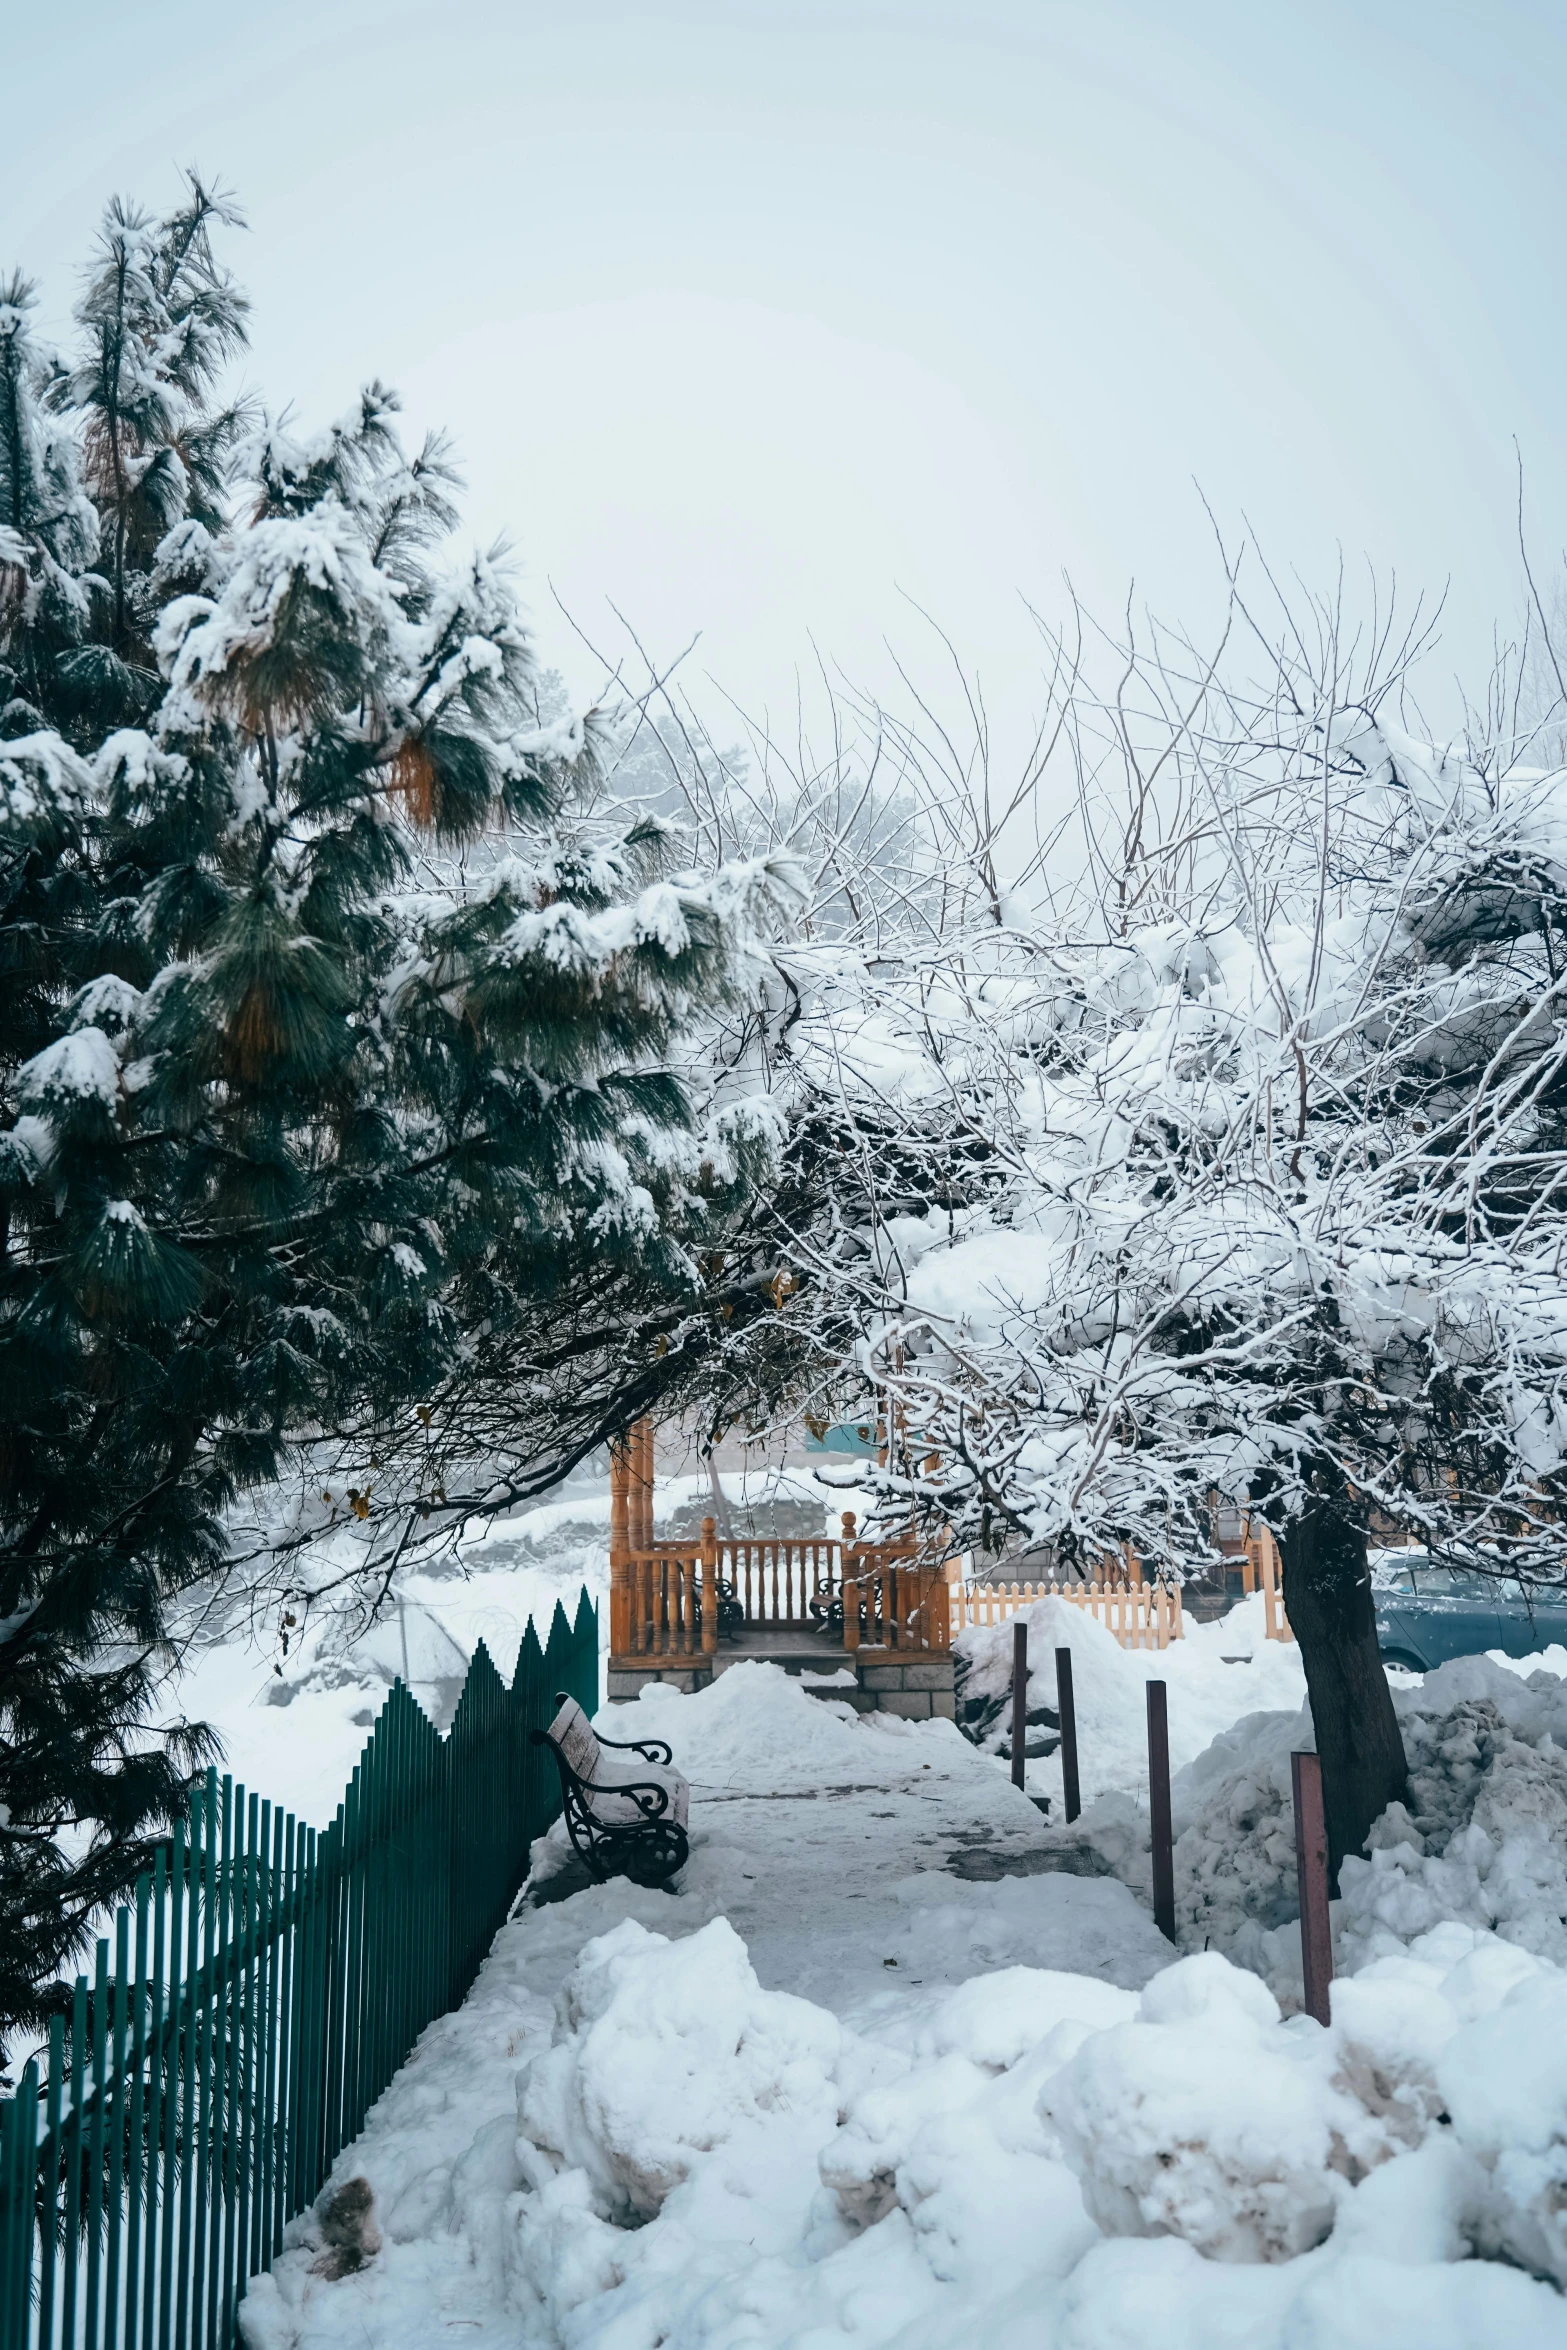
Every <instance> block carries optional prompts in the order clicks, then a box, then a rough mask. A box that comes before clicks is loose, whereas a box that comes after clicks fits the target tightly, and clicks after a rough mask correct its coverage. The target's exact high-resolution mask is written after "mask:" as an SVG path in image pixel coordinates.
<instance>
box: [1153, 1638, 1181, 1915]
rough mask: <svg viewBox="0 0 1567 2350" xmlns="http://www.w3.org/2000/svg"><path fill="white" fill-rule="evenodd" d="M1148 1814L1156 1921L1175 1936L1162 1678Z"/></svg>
mask: <svg viewBox="0 0 1567 2350" xmlns="http://www.w3.org/2000/svg"><path fill="white" fill-rule="evenodd" d="M1148 1818H1149V1826H1150V1828H1151V1831H1152V1841H1153V1922H1154V1924H1155V1925H1156V1926H1157V1927H1158V1929H1159V1931H1160V1933H1161V1934H1162V1935H1163V1936H1164V1938H1165V1940H1166V1941H1167V1942H1173V1941H1174V1940H1175V1847H1174V1842H1173V1839H1172V1837H1171V1834H1170V1721H1169V1716H1168V1714H1167V1713H1166V1711H1165V1687H1164V1683H1163V1682H1162V1681H1150V1682H1149V1684H1148Z"/></svg>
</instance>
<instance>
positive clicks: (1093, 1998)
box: [244, 1666, 1567, 2350]
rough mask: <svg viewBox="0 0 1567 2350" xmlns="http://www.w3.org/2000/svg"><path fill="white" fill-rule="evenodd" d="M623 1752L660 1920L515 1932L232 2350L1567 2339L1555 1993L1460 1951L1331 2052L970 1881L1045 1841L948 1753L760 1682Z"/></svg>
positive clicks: (377, 2114)
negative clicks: (970, 1872)
mask: <svg viewBox="0 0 1567 2350" xmlns="http://www.w3.org/2000/svg"><path fill="white" fill-rule="evenodd" d="M634 1719H635V1722H636V1726H637V1727H639V1728H640V1727H643V1726H644V1725H645V1726H646V1728H647V1729H648V1730H649V1731H650V1732H656V1733H657V1734H658V1735H661V1736H665V1737H667V1738H668V1739H669V1740H670V1742H671V1744H672V1745H673V1747H674V1749H675V1754H676V1759H677V1761H678V1762H679V1763H680V1764H681V1766H682V1767H683V1768H684V1769H685V1770H686V1771H687V1772H688V1774H689V1775H690V1776H691V1778H692V1780H693V1783H694V1799H693V1807H692V1819H693V1824H694V1826H695V1828H696V1842H695V1847H694V1851H693V1857H692V1861H691V1864H690V1866H689V1868H688V1870H687V1871H686V1873H685V1876H684V1879H683V1881H682V1886H681V1890H680V1891H679V1892H678V1893H674V1894H670V1893H657V1892H645V1891H639V1890H637V1889H635V1888H632V1887H630V1886H627V1885H624V1884H616V1885H609V1886H603V1887H595V1888H591V1889H587V1890H583V1891H579V1892H576V1893H574V1894H571V1895H569V1896H568V1897H567V1898H564V1899H560V1900H555V1901H550V1902H548V1903H546V1904H545V1905H544V1906H540V1907H534V1908H528V1909H525V1910H524V1911H523V1913H522V1914H521V1915H520V1916H519V1917H518V1918H517V1919H516V1920H515V1921H514V1922H513V1923H512V1924H511V1925H509V1926H508V1927H506V1928H505V1929H504V1930H503V1932H502V1934H501V1935H500V1937H499V1938H498V1940H497V1943H496V1946H495V1949H494V1951H493V1953H492V1955H491V1957H490V1959H489V1961H488V1963H487V1965H486V1967H485V1969H484V1972H483V1973H482V1975H481V1976H480V1979H479V1981H478V1983H477V1984H476V1986H475V1988H474V1991H473V1993H472V1994H471V1996H470V1998H469V2000H468V2002H467V2004H466V2006H465V2007H464V2008H463V2009H462V2010H461V2011H459V2012H458V2013H457V2014H454V2015H451V2016H448V2017H445V2018H443V2019H442V2020H441V2021H440V2022H439V2023H437V2024H436V2025H434V2026H432V2028H431V2029H430V2031H429V2032H427V2033H426V2035H425V2037H424V2039H423V2040H422V2042H421V2043H420V2045H419V2047H418V2049H417V2050H416V2051H415V2054H414V2055H413V2057H412V2058H411V2059H410V2061H409V2063H408V2064H407V2065H406V2066H405V2067H404V2068H403V2070H402V2072H401V2073H400V2074H399V2075H398V2077H397V2079H396V2080H395V2081H394V2082H393V2084H392V2086H391V2088H390V2089H389V2090H388V2091H387V2093H386V2095H385V2096H384V2097H383V2098H382V2099H381V2101H380V2103H379V2104H378V2105H377V2107H376V2108H375V2110H374V2112H373V2114H372V2116H371V2118H370V2122H369V2125H368V2127H367V2129H366V2131H365V2133H364V2135H363V2137H362V2138H361V2139H360V2140H359V2141H358V2142H357V2143H356V2144H355V2145H354V2146H353V2147H351V2148H350V2149H349V2150H348V2151H347V2152H346V2153H345V2155H344V2157H343V2159H342V2161H341V2162H340V2164H339V2166H338V2170H337V2173H336V2175H335V2177H334V2181H333V2182H332V2188H331V2189H330V2190H329V2194H330V2193H331V2192H335V2191H336V2189H338V2188H340V2187H341V2186H342V2185H343V2184H344V2183H345V2182H346V2181H347V2180H349V2179H350V2178H360V2179H363V2180H365V2181H366V2182H367V2183H368V2186H369V2188H370V2190H371V2192H372V2194H373V2205H372V2211H371V2230H372V2233H371V2234H370V2236H369V2237H368V2238H367V2243H368V2242H375V2241H376V2240H377V2239H378V2240H379V2242H378V2249H376V2250H375V2252H374V2255H373V2257H371V2258H370V2259H369V2260H368V2262H367V2264H366V2265H365V2266H364V2268H363V2269H362V2270H361V2271H360V2272H359V2273H357V2274H354V2275H349V2276H344V2277H340V2278H336V2279H331V2278H329V2277H328V2276H326V2275H325V2274H322V2273H319V2267H318V2264H319V2263H320V2261H321V2258H322V2246H323V2234H322V2227H321V2223H320V2220H319V2219H318V2218H317V2217H315V2216H309V2217H307V2218H306V2219H305V2220H304V2221H302V2222H301V2223H299V2224H298V2225H297V2226H296V2229H295V2231H294V2238H293V2246H294V2248H293V2249H291V2250H290V2251H288V2252H286V2253H285V2255H284V2256H283V2258H282V2260H281V2261H280V2262H279V2263H278V2264H277V2266H276V2268H275V2269H274V2271H273V2273H272V2275H271V2276H270V2277H268V2278H264V2279H260V2280H258V2281H257V2282H256V2283H255V2284H254V2285H253V2286H252V2289H251V2293H250V2297H249V2299H248V2301H247V2302H246V2304H245V2314H244V2328H245V2334H246V2338H247V2341H248V2343H249V2344H250V2345H251V2350H338V2346H340V2345H346V2344H353V2345H356V2346H357V2345H364V2344H373V2345H377V2346H381V2345H385V2346H386V2350H402V2346H403V2345H407V2346H408V2350H412V2346H413V2345H415V2344H419V2345H424V2344H428V2343H430V2342H434V2341H438V2340H446V2339H449V2338H451V2337H453V2336H454V2335H462V2336H463V2337H464V2338H466V2339H469V2340H472V2341H474V2342H475V2343H477V2344H479V2345H481V2346H482V2345H485V2344H492V2345H496V2346H497V2350H498V2346H499V2345H501V2344H514V2345H515V2344H524V2343H526V2344H529V2345H535V2344H538V2345H545V2344H550V2345H554V2344H559V2345H562V2346H570V2350H587V2346H588V2345H593V2346H595V2350H597V2346H602V2350H659V2346H660V2345H669V2346H671V2350H683V2346H685V2345H692V2346H695V2345H698V2344H700V2345H724V2346H725V2350H742V2346H744V2350H774V2346H777V2350H782V2346H783V2345H800V2346H801V2350H805V2346H807V2345H809V2346H810V2350H825V2346H826V2345H828V2344H833V2343H843V2344H854V2345H856V2346H857V2350H858V2346H862V2345H881V2344H886V2345H889V2346H891V2345H894V2344H896V2345H899V2346H900V2350H901V2346H903V2345H907V2346H909V2350H921V2346H923V2350H960V2346H962V2350H966V2346H967V2345H969V2344H971V2343H975V2342H983V2343H986V2344H990V2343H996V2344H999V2345H1002V2346H1003V2350H1007V2346H1011V2345H1017V2346H1018V2350H1022V2346H1023V2345H1025V2344H1026V2345H1028V2346H1029V2350H1055V2346H1059V2350H1121V2346H1125V2350H1133V2346H1134V2345H1135V2350H1144V2345H1145V2344H1147V2343H1149V2342H1158V2343H1160V2344H1161V2345H1162V2344H1174V2345H1180V2346H1183V2350H1184V2346H1186V2345H1190V2346H1191V2350H1197V2345H1199V2344H1203V2345H1207V2344H1210V2343H1214V2342H1229V2343H1234V2344H1237V2345H1240V2344H1245V2345H1246V2346H1247V2350H1271V2346H1274V2345H1277V2350H1346V2346H1348V2350H1358V2346H1360V2345H1364V2346H1366V2350H1371V2346H1372V2345H1375V2350H1400V2346H1406V2350H1482V2346H1484V2350H1490V2345H1493V2344H1495V2343H1498V2342H1504V2341H1505V2342H1506V2343H1508V2344H1509V2345H1515V2346H1518V2350H1532V2346H1534V2345H1557V2344H1564V2343H1567V2304H1564V2302H1563V2301H1562V2299H1561V2297H1560V2295H1559V2293H1558V2292H1557V2290H1556V2288H1555V2286H1554V2284H1552V2283H1551V2282H1548V2281H1543V2280H1544V2279H1548V2278H1551V2277H1556V2278H1563V2277H1567V2213H1564V2209H1563V2205H1564V2196H1563V2192H1562V2190H1563V2185H1564V2182H1567V1974H1564V1973H1563V1972H1562V1971H1561V1970H1559V1969H1557V1968H1556V1967H1554V1966H1552V1965H1550V1964H1549V1963H1548V1962H1545V1961H1541V1960H1539V1959H1537V1958H1534V1957H1532V1956H1530V1955H1529V1954H1528V1953H1527V1952H1525V1951H1523V1950H1521V1949H1519V1948H1517V1947H1515V1946H1512V1945H1509V1944H1508V1943H1506V1942H1504V1941H1501V1940H1499V1939H1498V1938H1497V1937H1496V1936H1494V1935H1491V1934H1487V1933H1485V1932H1481V1931H1477V1930H1476V1929H1474V1928H1472V1927H1466V1926H1443V1927H1439V1928H1438V1929H1437V1930H1436V1931H1435V1932H1434V1933H1429V1934H1427V1935H1426V1936H1424V1937H1423V1938H1422V1939H1419V1940H1417V1941H1416V1942H1415V1944H1414V1946H1413V1948H1412V1949H1411V1950H1410V1951H1408V1952H1402V1953H1400V1954H1398V1955H1396V1956H1390V1957H1384V1958H1382V1959H1380V1960H1379V1961H1377V1962H1376V1963H1375V1964H1373V1965H1371V1966H1370V1967H1368V1968H1366V1969H1364V1970H1363V1971H1362V1973H1361V1974H1360V1975H1359V1976H1357V1978H1356V1979H1355V1980H1354V1981H1353V1982H1352V1983H1349V1984H1346V1985H1342V1986H1340V1989H1339V1995H1338V2010H1337V2013H1336V2017H1335V2023H1334V2027H1333V2029H1332V2031H1331V2032H1323V2031H1322V2030H1321V2029H1320V2028H1319V2027H1318V2026H1317V2025H1315V2024H1314V2023H1311V2022H1310V2021H1309V2020H1308V2019H1305V2018H1302V2017H1299V2016H1297V2017H1294V2018H1293V2019H1290V2020H1287V2021H1285V2020H1281V2019H1280V2016H1279V2010H1278V2007H1277V2005H1276V2003H1275V2002H1274V2000H1273V1998H1272V1996H1271V1994H1270V1993H1269V1992H1268V1991H1267V1989H1266V1988H1265V1987H1264V1985H1263V1984H1262V1983H1261V1982H1260V1981H1259V1980H1258V1978H1257V1977H1256V1976H1255V1975H1254V1974H1251V1973H1247V1972H1245V1971H1243V1970H1241V1969H1239V1968H1237V1967H1234V1966H1232V1965H1231V1964H1230V1963H1229V1962H1228V1961H1227V1960H1226V1959H1224V1958H1222V1957H1221V1956H1219V1955H1218V1954H1217V1953H1215V1952H1208V1953H1202V1954H1198V1955H1195V1956H1192V1957H1188V1958H1185V1959H1183V1960H1180V1961H1177V1962H1176V1963H1174V1964H1171V1963H1168V1962H1169V1960H1170V1958H1171V1954H1170V1953H1169V1951H1168V1950H1167V1948H1166V1946H1165V1945H1164V1944H1163V1943H1162V1942H1161V1941H1160V1939H1159V1937H1158V1936H1157V1934H1155V1933H1154V1931H1153V1929H1152V1926H1151V1924H1150V1922H1149V1919H1148V1917H1147V1914H1146V1912H1145V1911H1144V1910H1142V1909H1141V1908H1140V1906H1139V1905H1138V1904H1137V1903H1136V1902H1135V1900H1134V1899H1133V1897H1132V1895H1131V1894H1130V1892H1129V1891H1128V1890H1127V1889H1126V1887H1124V1886H1123V1885H1122V1884H1120V1883H1119V1882H1118V1881H1116V1880H1114V1879H1110V1878H1104V1877H1098V1878H1088V1879H1084V1878H1079V1877H1073V1876H1069V1875H1062V1874H1057V1873H1052V1872H1049V1871H1046V1872H1043V1873H1028V1874H1020V1875H1010V1874H997V1875H995V1876H993V1877H992V1878H991V1879H990V1880H989V1881H987V1882H975V1881H971V1880H970V1879H969V1878H967V1877H966V1876H964V1875H959V1874H958V1873H956V1872H957V1871H958V1870H960V1869H963V1870H966V1869H967V1868H968V1866H969V1865H970V1861H971V1856H972V1855H973V1854H974V1853H975V1852H976V1851H983V1852H985V1853H986V1854H988V1855H990V1856H992V1860H993V1865H995V1866H997V1867H998V1868H1019V1867H1021V1868H1025V1869H1027V1868H1029V1866H1030V1863H1031V1861H1034V1860H1037V1858H1038V1856H1039V1854H1040V1852H1041V1850H1042V1848H1043V1844H1044V1838H1043V1835H1042V1831H1041V1826H1040V1822H1039V1818H1038V1814H1037V1813H1036V1812H1035V1811H1034V1809H1033V1807H1032V1806H1031V1805H1030V1804H1029V1803H1028V1802H1027V1801H1026V1799H1025V1798H1023V1797H1022V1796H1019V1795H1018V1794H1016V1792H1015V1791H1014V1790H1013V1789H1012V1788H1011V1787H1010V1785H1009V1784H1008V1782H1007V1780H1006V1779H1005V1777H1004V1776H1003V1774H1002V1773H1001V1772H1000V1771H999V1770H997V1768H996V1767H995V1765H994V1764H993V1763H991V1762H990V1761H989V1760H988V1759H987V1758H985V1757H984V1756H981V1755H979V1754H977V1753H976V1752H975V1751H974V1749H972V1748H971V1747H968V1746H967V1745H966V1744H965V1743H964V1742H963V1741H962V1740H961V1739H960V1738H959V1737H958V1735H957V1733H956V1732H955V1731H954V1730H953V1729H952V1727H951V1726H950V1725H949V1724H946V1723H943V1722H939V1721H937V1722H926V1723H899V1724H892V1723H888V1722H879V1721H877V1720H876V1718H875V1717H857V1716H854V1715H852V1714H850V1713H849V1712H848V1710H847V1708H839V1707H835V1706H832V1705H831V1704H828V1703H824V1702H823V1701H821V1700H817V1699H813V1698H811V1697H809V1696H808V1695H806V1694H805V1692H804V1691H803V1690H801V1689H800V1688H799V1687H798V1685H796V1684H791V1683H789V1682H788V1681H787V1680H785V1678H784V1677H783V1676H782V1675H781V1674H779V1673H778V1672H777V1671H776V1670H775V1669H774V1668H772V1667H766V1666H747V1667H741V1668H737V1669H736V1670H735V1671H734V1672H732V1673H730V1674H727V1675H725V1676H724V1677H723V1679H722V1680H720V1681H719V1683H718V1684H717V1685H716V1687H715V1688H714V1689H713V1690H711V1691H710V1692H707V1693H705V1694H703V1695H702V1696H699V1697H692V1698H682V1697H677V1696H672V1695H667V1694H661V1695H660V1696H658V1697H657V1698H654V1699H649V1700H645V1701H644V1702H643V1703H642V1704H641V1705H640V1706H639V1707H638V1708H637V1709H636V1713H635V1717H634ZM564 1855H565V1848H564V1846H563V1845H562V1844H561V1842H560V1840H559V1836H558V1833H557V1834H556V1835H555V1836H552V1837H551V1838H549V1839H546V1840H545V1844H544V1846H543V1847H542V1848H541V1850H540V1852H539V1855H538V1858H537V1868H536V1881H537V1883H538V1884H539V1885H540V1886H541V1887H542V1889H543V1890H545V1891H548V1890H549V1889H550V1886H551V1882H552V1879H553V1882H554V1885H555V1887H556V1888H557V1889H558V1888H559V1886H560V1884H561V1881H562V1880H561V1877H560V1874H559V1871H560V1864H561V1862H562V1860H563V1858H564ZM567 1881H569V1880H567ZM1527 2270H1534V2271H1536V2272H1538V2274H1537V2275H1531V2274H1528V2273H1525V2271H1527Z"/></svg>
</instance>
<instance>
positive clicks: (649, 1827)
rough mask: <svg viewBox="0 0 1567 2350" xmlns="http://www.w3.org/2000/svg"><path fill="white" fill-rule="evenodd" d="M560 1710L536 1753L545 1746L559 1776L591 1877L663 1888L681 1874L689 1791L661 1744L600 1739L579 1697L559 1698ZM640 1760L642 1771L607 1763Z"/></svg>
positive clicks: (539, 1734)
mask: <svg viewBox="0 0 1567 2350" xmlns="http://www.w3.org/2000/svg"><path fill="white" fill-rule="evenodd" d="M555 1702H556V1704H557V1705H558V1706H559V1707H560V1711H559V1713H557V1715H556V1716H555V1719H554V1720H553V1722H551V1724H550V1726H549V1728H548V1729H547V1730H535V1731H534V1733H533V1743H534V1745H535V1746H547V1747H548V1748H549V1750H550V1752H551V1754H553V1755H554V1757H555V1767H556V1769H557V1770H558V1771H559V1773H560V1791H561V1799H562V1802H563V1804H564V1807H565V1813H566V1832H567V1834H568V1835H569V1836H570V1838H571V1841H572V1844H573V1846H574V1848H575V1850H576V1851H577V1853H578V1855H579V1856H580V1858H581V1860H582V1862H583V1864H584V1866H585V1867H586V1869H587V1871H588V1873H589V1875H590V1876H592V1877H596V1878H597V1879H598V1881H599V1883H600V1884H602V1883H603V1882H604V1881H605V1879H606V1878H609V1877H629V1878H630V1879H631V1881H632V1883H633V1884H634V1885H662V1884H664V1883H666V1882H667V1880H668V1879H669V1878H670V1877H672V1876H673V1875H674V1874H675V1872H676V1870H677V1869H681V1868H684V1866H685V1864H686V1859H687V1855H688V1854H689V1852H690V1844H689V1842H688V1839H687V1836H686V1821H687V1818H688V1816H689V1810H690V1800H691V1790H690V1787H689V1786H688V1784H687V1782H686V1781H685V1780H684V1779H683V1778H682V1777H681V1775H680V1773H679V1772H678V1771H677V1770H676V1769H675V1768H674V1759H673V1757H672V1755H671V1753H670V1750H669V1748H668V1747H667V1746H666V1745H665V1743H664V1741H663V1739H662V1738H646V1739H642V1740H635V1739H624V1738H602V1737H600V1735H599V1733H598V1732H597V1730H595V1729H594V1727H593V1724H592V1723H591V1722H590V1721H589V1720H588V1717H587V1715H586V1714H585V1713H584V1712H583V1710H582V1708H581V1706H580V1705H578V1703H577V1701H576V1699H575V1698H574V1697H568V1696H567V1695H566V1692H565V1691H564V1690H563V1689H558V1690H557V1691H556V1693H555ZM618 1754H635V1755H639V1756H641V1758H642V1761H643V1763H644V1764H645V1765H646V1766H648V1767H646V1768H644V1769H642V1770H640V1771H639V1770H637V1769H636V1768H635V1767H634V1766H632V1765H630V1764H626V1763H617V1762H614V1761H612V1760H611V1759H610V1757H611V1756H613V1755H618Z"/></svg>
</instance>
